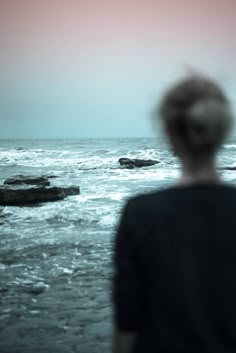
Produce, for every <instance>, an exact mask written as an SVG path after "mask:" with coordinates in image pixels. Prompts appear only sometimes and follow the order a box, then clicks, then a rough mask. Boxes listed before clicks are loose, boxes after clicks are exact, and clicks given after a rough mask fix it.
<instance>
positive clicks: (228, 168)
mask: <svg viewBox="0 0 236 353" xmlns="http://www.w3.org/2000/svg"><path fill="white" fill-rule="evenodd" d="M220 170H236V166H228V167H221V168H220Z"/></svg>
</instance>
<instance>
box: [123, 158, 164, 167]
mask: <svg viewBox="0 0 236 353" xmlns="http://www.w3.org/2000/svg"><path fill="white" fill-rule="evenodd" d="M119 163H120V165H121V166H122V167H123V168H127V169H133V168H135V167H137V168H141V167H150V166H152V165H155V164H158V163H160V161H157V160H152V159H130V158H120V159H119Z"/></svg>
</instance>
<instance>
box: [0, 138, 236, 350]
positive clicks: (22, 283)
mask: <svg viewBox="0 0 236 353" xmlns="http://www.w3.org/2000/svg"><path fill="white" fill-rule="evenodd" d="M235 152H236V139H234V138H231V140H230V141H229V142H227V143H226V144H225V145H224V146H223V149H222V151H221V152H220V154H219V157H218V162H217V163H218V166H219V168H221V169H222V170H221V171H220V172H221V174H222V177H223V178H224V180H225V181H227V182H231V183H233V184H236V170H226V169H227V167H234V166H235V169H236V157H235ZM121 157H128V158H140V159H157V160H159V161H160V163H159V164H156V165H154V166H151V167H145V168H135V169H123V168H121V167H120V165H119V163H118V160H119V158H121ZM179 172H180V166H179V163H178V160H177V159H176V158H175V156H173V154H172V153H171V151H170V150H169V149H168V146H167V144H166V142H165V141H164V139H163V138H161V137H159V138H130V139H125V138H123V139H51V140H0V184H2V183H3V182H4V180H5V179H6V178H8V177H12V176H14V175H19V174H23V175H34V176H41V175H48V176H56V178H53V179H50V181H51V183H52V185H56V186H70V185H74V186H80V188H81V194H80V195H76V196H70V197H67V198H66V199H64V200H63V201H57V202H51V203H41V204H38V205H31V206H24V207H23V206H22V207H2V206H0V351H1V353H9V352H10V353H14V352H15V353H16V352H17V353H19V352H24V353H27V352H29V353H31V352H34V353H36V352H38V353H41V352H44V353H45V352H58V353H59V352H78V353H96V352H103V353H108V352H110V349H111V348H110V347H111V332H112V307H111V278H112V249H113V239H114V234H115V229H116V225H117V222H118V220H119V217H120V213H121V211H122V208H123V206H124V203H125V202H126V200H127V198H129V197H131V196H132V195H135V194H140V193H145V192H149V191H151V190H154V189H161V188H165V187H168V186H170V185H171V184H173V183H175V180H176V178H177V177H178V175H179Z"/></svg>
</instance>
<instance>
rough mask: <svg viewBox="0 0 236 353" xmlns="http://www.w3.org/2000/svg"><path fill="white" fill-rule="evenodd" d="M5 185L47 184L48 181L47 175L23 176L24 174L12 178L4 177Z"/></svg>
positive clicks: (48, 183)
mask: <svg viewBox="0 0 236 353" xmlns="http://www.w3.org/2000/svg"><path fill="white" fill-rule="evenodd" d="M4 184H5V185H37V186H49V185H50V181H49V180H48V177H46V176H41V177H35V176H25V175H16V176H14V177H12V178H9V179H6V180H5V181H4Z"/></svg>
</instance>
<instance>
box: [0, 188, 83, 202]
mask: <svg viewBox="0 0 236 353" xmlns="http://www.w3.org/2000/svg"><path fill="white" fill-rule="evenodd" d="M78 194H80V188H79V187H78V186H71V187H55V186H54V187H42V186H40V187H21V188H16V187H14V186H11V187H9V186H5V187H4V186H2V187H0V205H2V206H21V205H28V204H35V203H39V202H51V201H58V200H63V199H64V198H65V197H67V196H70V195H78Z"/></svg>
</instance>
